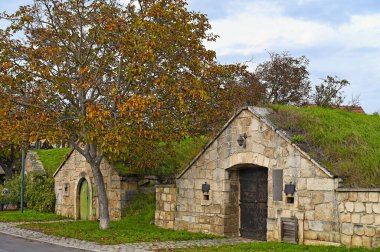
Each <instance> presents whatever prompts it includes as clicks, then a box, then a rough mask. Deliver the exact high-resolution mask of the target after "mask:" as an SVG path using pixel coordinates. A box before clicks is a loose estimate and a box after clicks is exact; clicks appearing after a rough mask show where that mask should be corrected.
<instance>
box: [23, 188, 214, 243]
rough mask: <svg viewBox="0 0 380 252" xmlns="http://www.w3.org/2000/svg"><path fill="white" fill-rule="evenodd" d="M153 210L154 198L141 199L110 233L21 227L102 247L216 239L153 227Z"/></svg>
mask: <svg viewBox="0 0 380 252" xmlns="http://www.w3.org/2000/svg"><path fill="white" fill-rule="evenodd" d="M154 209H155V199H154V195H153V194H146V195H142V196H139V197H138V198H137V200H135V201H134V202H133V203H132V204H131V205H130V207H129V208H128V209H127V211H126V217H124V218H123V219H122V220H120V221H111V222H110V227H109V229H107V230H100V229H99V223H98V222H97V221H78V222H70V223H33V224H24V225H22V226H21V227H23V228H27V229H31V230H35V231H39V232H43V233H45V234H50V235H56V236H63V237H70V238H76V239H81V240H88V241H94V242H97V243H99V244H121V243H131V242H148V241H169V240H193V239H210V238H216V237H217V236H211V235H206V234H200V233H190V232H187V231H173V230H167V229H162V228H159V227H157V226H155V225H153V224H152V221H153V219H154ZM218 238H219V237H218Z"/></svg>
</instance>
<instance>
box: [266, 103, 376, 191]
mask: <svg viewBox="0 0 380 252" xmlns="http://www.w3.org/2000/svg"><path fill="white" fill-rule="evenodd" d="M271 107H272V108H273V109H274V110H275V112H276V113H273V114H272V115H271V116H270V118H271V120H272V121H273V122H274V123H275V124H276V126H277V127H279V128H282V129H284V130H285V131H287V132H288V133H290V135H291V136H292V137H295V138H297V139H302V140H303V142H302V143H296V144H298V145H299V146H300V147H301V148H302V149H303V150H305V151H306V152H308V153H309V154H310V155H311V156H312V157H313V158H314V159H316V160H317V161H318V162H319V163H320V164H322V165H323V166H325V167H326V168H327V169H329V170H330V171H331V172H332V173H333V174H335V175H338V176H340V177H342V178H343V179H344V184H345V185H346V186H350V187H380V116H378V115H364V114H357V113H353V112H348V111H345V110H338V109H329V108H320V107H301V108H298V107H292V106H277V105H276V106H271Z"/></svg>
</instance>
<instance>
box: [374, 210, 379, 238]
mask: <svg viewBox="0 0 380 252" xmlns="http://www.w3.org/2000/svg"><path fill="white" fill-rule="evenodd" d="M375 225H377V226H380V215H376V216H375ZM379 237H380V235H379Z"/></svg>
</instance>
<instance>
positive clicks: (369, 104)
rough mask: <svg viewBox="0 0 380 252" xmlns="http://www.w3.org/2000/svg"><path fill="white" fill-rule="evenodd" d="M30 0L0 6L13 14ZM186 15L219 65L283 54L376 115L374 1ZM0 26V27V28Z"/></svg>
mask: <svg viewBox="0 0 380 252" xmlns="http://www.w3.org/2000/svg"><path fill="white" fill-rule="evenodd" d="M32 2H33V1H32V0H0V11H1V12H3V11H7V12H13V11H15V10H17V8H18V6H19V5H23V4H29V3H32ZM188 2H189V6H188V8H189V9H190V10H194V11H199V12H201V13H204V14H206V15H207V17H208V18H209V21H210V24H211V26H212V32H213V33H214V34H217V35H219V38H218V40H217V41H216V42H214V43H207V44H206V47H207V48H209V49H212V50H215V51H216V54H217V60H218V61H219V62H220V63H225V64H228V63H247V64H248V65H249V66H250V69H251V70H252V71H253V70H254V69H255V67H256V66H257V65H258V64H259V63H261V62H264V61H266V60H269V54H268V52H283V51H288V52H289V53H290V54H291V55H292V56H294V57H300V56H306V57H307V58H308V59H309V60H310V64H309V72H310V77H311V80H312V83H314V84H319V83H321V82H322V78H325V77H326V76H327V75H332V76H338V77H339V78H341V79H347V80H348V81H349V82H350V83H351V85H350V86H348V87H346V88H345V89H344V92H345V94H346V102H345V103H348V102H349V101H350V100H351V99H352V97H356V96H360V104H361V105H362V106H363V108H364V110H365V111H366V112H367V113H369V114H371V113H374V112H380V1H379V0H286V1H284V0H188ZM1 27H4V23H3V22H1V21H0V28H1Z"/></svg>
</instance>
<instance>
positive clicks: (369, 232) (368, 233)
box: [364, 227, 376, 237]
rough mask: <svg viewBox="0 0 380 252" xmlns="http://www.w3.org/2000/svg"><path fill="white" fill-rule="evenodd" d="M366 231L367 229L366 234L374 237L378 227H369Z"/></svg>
mask: <svg viewBox="0 0 380 252" xmlns="http://www.w3.org/2000/svg"><path fill="white" fill-rule="evenodd" d="M364 231H365V235H366V236H369V237H373V236H375V234H376V229H375V228H370V227H367V228H366V229H365V230H364Z"/></svg>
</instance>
